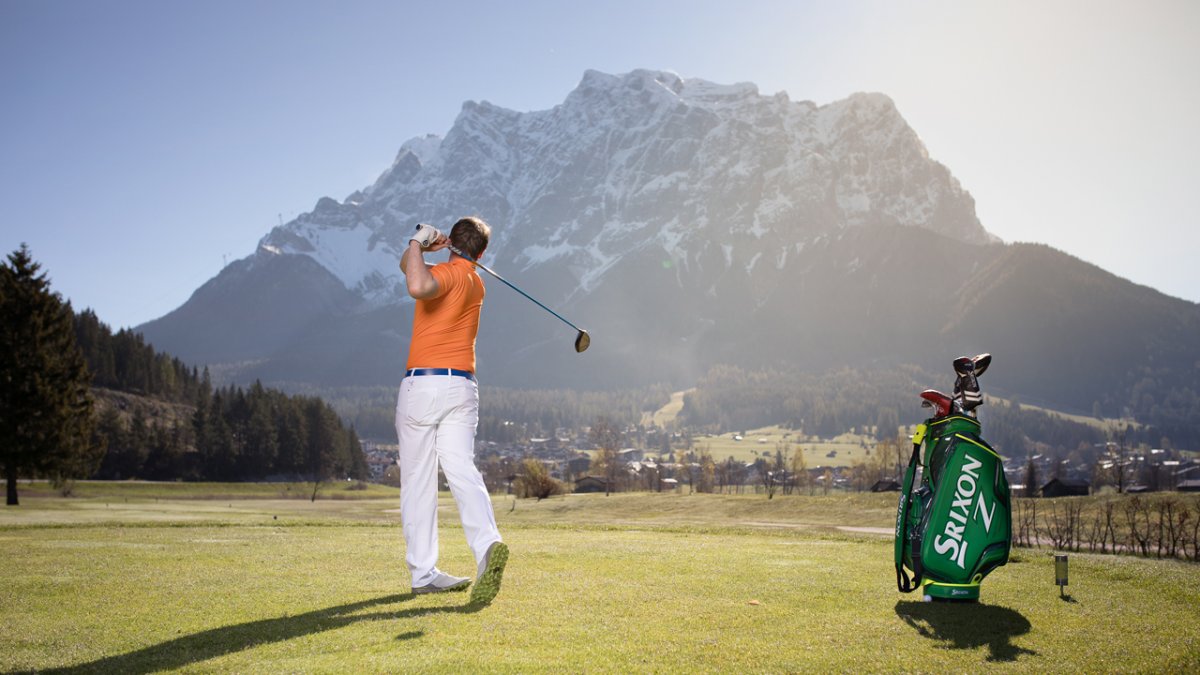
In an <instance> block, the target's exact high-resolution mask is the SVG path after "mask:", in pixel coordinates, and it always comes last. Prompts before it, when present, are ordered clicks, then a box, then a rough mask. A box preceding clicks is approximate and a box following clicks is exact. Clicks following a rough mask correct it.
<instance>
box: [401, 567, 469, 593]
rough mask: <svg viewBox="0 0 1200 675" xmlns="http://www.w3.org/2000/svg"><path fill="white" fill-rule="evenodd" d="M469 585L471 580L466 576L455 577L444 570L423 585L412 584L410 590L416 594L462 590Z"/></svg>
mask: <svg viewBox="0 0 1200 675" xmlns="http://www.w3.org/2000/svg"><path fill="white" fill-rule="evenodd" d="M470 585H471V580H470V579H468V578H466V577H455V576H451V575H449V574H446V573H445V572H438V573H437V576H435V577H434V578H433V581H431V582H429V583H427V584H425V585H424V586H413V589H412V592H413V593H414V594H416V595H421V594H422V593H445V592H447V591H464V590H466V589H467V586H470Z"/></svg>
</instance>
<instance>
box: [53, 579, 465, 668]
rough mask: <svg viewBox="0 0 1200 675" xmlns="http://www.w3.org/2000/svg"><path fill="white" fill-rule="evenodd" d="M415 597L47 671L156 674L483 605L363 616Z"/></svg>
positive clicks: (258, 624) (217, 632)
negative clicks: (365, 624) (367, 624)
mask: <svg viewBox="0 0 1200 675" xmlns="http://www.w3.org/2000/svg"><path fill="white" fill-rule="evenodd" d="M415 597H416V596H415V595H413V594H412V593H404V594H396V595H387V596H383V597H380V598H374V599H372V600H364V601H362V602H354V603H350V604H348V605H339V606H337V607H329V608H327V609H318V610H315V611H312V612H306V613H304V614H297V615H295V616H281V617H278V618H274V619H260V620H258V621H249V622H246V623H239V624H236V625H233V626H223V627H221V628H213V629H211V630H206V631H202V632H199V633H193V634H192V635H185V636H183V637H179V638H175V639H174V640H168V641H166V642H161V643H159V644H156V645H151V646H149V647H143V648H142V649H139V650H137V651H132V652H129V653H127V654H119V655H117V656H107V657H105V658H102V659H97V660H95V661H91V662H89V663H82V664H79V665H75V666H69V667H66V668H58V669H54V670H47V671H43V672H47V673H92V672H102V673H151V672H157V671H161V670H174V669H176V668H182V667H184V666H187V665H191V664H194V663H200V662H202V661H207V660H208V659H212V658H216V657H218V656H224V655H225V654H232V653H234V652H240V651H242V650H245V649H250V648H252V647H256V646H258V645H262V644H268V643H272V642H283V641H285V640H291V639H293V638H298V637H302V636H305V635H312V634H314V633H321V632H324V631H327V630H335V629H338V628H343V627H345V626H349V625H351V624H355V623H359V622H362V621H386V620H392V619H405V618H409V617H413V616H418V615H423V614H434V613H438V612H448V613H461V614H470V613H473V612H478V611H479V610H480V609H482V608H483V606H482V605H471V604H466V605H451V606H445V607H418V608H413V609H389V610H384V611H376V612H369V613H365V614H360V613H358V612H362V611H363V610H366V609H370V608H379V607H382V606H384V605H392V604H397V603H403V602H407V601H409V600H412V599H413V598H415ZM422 635H423V633H422V632H421V631H410V632H407V633H402V634H400V635H399V636H397V638H396V639H397V640H411V639H414V638H418V637H421V636H422Z"/></svg>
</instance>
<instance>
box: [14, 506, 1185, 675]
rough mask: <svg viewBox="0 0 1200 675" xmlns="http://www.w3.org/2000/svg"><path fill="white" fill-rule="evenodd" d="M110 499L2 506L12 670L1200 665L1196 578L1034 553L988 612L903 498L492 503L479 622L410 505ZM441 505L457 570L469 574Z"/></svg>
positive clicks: (999, 579)
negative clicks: (448, 584)
mask: <svg viewBox="0 0 1200 675" xmlns="http://www.w3.org/2000/svg"><path fill="white" fill-rule="evenodd" d="M117 496H119V495H117V494H116V493H108V494H106V495H104V496H102V497H82V498H75V499H61V498H54V497H49V496H45V497H37V496H31V497H28V498H24V499H23V503H22V506H20V507H16V508H9V509H6V510H4V511H2V512H0V544H2V545H3V546H4V551H5V553H4V560H5V564H4V565H3V567H2V568H0V645H3V649H0V670H3V671H6V672H7V671H25V670H53V669H62V670H60V671H59V672H92V671H96V672H121V673H131V672H132V673H138V672H152V671H158V670H166V669H183V670H193V671H206V672H207V671H220V672H412V671H445V672H477V671H508V672H531V671H543V672H544V671H568V672H580V671H583V672H595V671H606V672H607V671H621V672H623V671H638V672H644V671H664V672H676V671H705V672H713V671H725V672H730V671H733V672H744V671H768V672H780V671H809V672H812V671H820V672H827V671H855V672H857V671H871V672H896V671H926V672H965V671H979V670H983V669H985V668H987V669H990V668H997V667H999V668H1004V669H1013V670H1019V671H1024V672H1046V671H1054V672H1057V671H1075V670H1082V671H1152V672H1187V671H1192V672H1195V671H1196V669H1197V668H1200V618H1197V615H1198V613H1197V611H1196V607H1197V606H1200V567H1198V566H1196V565H1194V564H1189V563H1181V562H1174V561H1157V560H1143V559H1134V558H1125V557H1113V556H1099V555H1086V554H1078V553H1073V554H1071V558H1070V560H1071V562H1070V564H1071V585H1070V586H1069V587H1068V588H1067V590H1068V592H1069V599H1068V600H1061V599H1059V592H1058V588H1057V587H1056V586H1054V584H1053V580H1054V573H1053V557H1052V555H1051V554H1050V552H1048V551H1044V550H1043V551H1029V550H1018V551H1017V554H1016V559H1015V560H1014V561H1013V562H1012V563H1010V564H1009V565H1008V566H1006V567H1003V568H1000V569H999V570H997V571H996V572H995V573H993V574H992V575H991V576H990V577H989V578H988V579H987V580H986V581H985V582H984V584H983V592H982V602H981V603H980V604H977V605H944V604H929V603H921V602H919V599H920V598H918V597H916V596H913V595H909V596H905V595H901V594H899V593H897V592H896V589H895V583H894V580H895V573H894V569H893V567H892V562H891V557H892V544H891V537H890V536H889V535H887V534H886V530H887V528H889V527H890V526H891V525H892V518H893V513H892V509H894V500H895V496H894V495H838V496H830V497H820V496H818V497H808V496H791V497H781V496H777V497H776V498H775V499H773V500H767V499H765V498H764V497H761V496H758V497H753V496H744V497H734V496H717V495H654V494H622V495H614V496H612V497H607V498H606V497H604V496H603V495H586V496H580V495H573V496H569V497H565V498H555V499H550V500H546V501H543V502H532V501H520V502H516V503H515V508H514V502H513V501H512V500H511V499H510V498H505V499H502V498H497V500H496V512H497V518H498V520H499V521H500V527H501V531H502V532H503V534H504V536H505V539H506V541H507V542H508V543H509V545H510V547H511V549H512V557H511V559H510V562H509V569H508V572H507V573H506V575H505V579H504V585H503V588H502V590H501V592H500V595H499V596H498V597H497V599H496V601H495V602H494V603H493V604H492V605H491V606H489V607H486V608H483V609H477V608H472V607H468V606H466V601H467V594H465V593H456V594H449V595H432V596H413V595H411V594H410V593H409V592H408V574H407V571H406V569H405V567H404V562H403V543H402V536H401V532H400V527H399V516H398V514H397V513H396V508H397V506H398V499H396V498H395V497H385V498H365V499H356V500H349V499H337V500H319V501H318V502H316V503H315V504H313V503H310V502H308V501H304V500H295V499H270V498H265V497H264V498H257V499H251V498H242V499H225V500H220V501H218V500H212V499H199V498H197V497H198V496H199V495H198V493H195V492H193V493H190V494H189V496H190V497H191V498H188V499H169V498H165V497H162V496H156V497H150V498H147V497H140V496H132V497H130V498H129V501H128V502H126V501H124V500H121V501H120V504H121V506H120V507H119V508H117V509H116V510H114V508H116V505H115V504H113V501H114V497H117ZM105 500H107V502H106V501H105ZM106 504H107V506H106ZM442 506H443V508H442V513H441V516H442V523H443V525H444V528H443V530H442V532H441V540H442V561H441V567H443V568H444V569H445V570H446V571H448V572H451V573H458V574H468V573H470V572H471V570H473V568H474V564H473V561H472V560H471V559H470V554H469V551H468V549H467V547H466V544H465V542H464V539H463V535H462V532H461V530H460V529H459V528H457V526H456V525H455V522H456V515H455V513H454V509H453V506H452V501H451V500H449V499H448V498H445V499H443V503H442ZM840 527H854V528H859V529H858V530H854V531H848V530H845V529H839V528H840ZM878 532H883V533H884V534H879V533H878Z"/></svg>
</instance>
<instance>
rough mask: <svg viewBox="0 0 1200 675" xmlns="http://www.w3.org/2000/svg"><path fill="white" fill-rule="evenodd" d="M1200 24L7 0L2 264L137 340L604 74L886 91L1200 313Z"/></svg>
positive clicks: (693, 2)
mask: <svg viewBox="0 0 1200 675" xmlns="http://www.w3.org/2000/svg"><path fill="white" fill-rule="evenodd" d="M1197 35H1200V2H1191V1H1179V2H1173V1H1166V0H1147V1H1145V2H1127V1H1123V2H1109V1H1107V0H1097V1H1088V2H1073V1H1072V2H1068V1H1060V0H1041V1H1028V2H1027V1H1024V0H1010V1H1006V2H962V1H961V0H960V1H953V2H941V1H934V0H895V1H867V0H862V1H857V0H847V1H846V2H832V1H830V2H802V1H798V0H791V1H784V0H780V1H776V2H763V1H760V0H742V1H741V2H738V3H730V2H705V1H700V0H680V1H675V0H639V1H637V2H628V1H624V0H617V1H613V2H596V3H569V2H561V0H555V1H552V2H539V1H532V2H520V1H518V2H510V3H500V2H494V1H492V2H483V1H481V2H444V3H431V2H405V1H400V0H389V1H378V2H376V1H363V0H341V1H339V2H332V1H330V2H314V1H311V0H287V1H275V0H250V1H246V0H238V1H233V2H231V1H228V0H204V1H198V0H173V1H171V2H162V1H161V0H152V1H149V2H142V1H129V0H70V1H65V0H0V97H2V98H0V101H2V104H0V204H2V206H0V249H2V251H0V253H3V254H7V253H10V252H12V251H14V250H16V249H17V247H19V246H20V245H21V243H22V242H24V243H27V244H28V245H29V247H30V250H31V251H32V253H33V256H34V258H35V260H37V261H38V262H40V263H41V264H42V266H43V268H44V269H45V270H46V271H47V272H48V274H49V277H50V279H51V282H52V288H53V289H54V290H56V291H58V292H60V293H62V294H63V296H64V297H65V298H67V299H69V300H70V301H71V302H72V304H73V305H74V306H75V308H76V309H82V308H84V307H90V308H92V309H94V310H95V311H96V313H97V314H98V315H99V317H100V319H101V320H102V321H104V322H106V323H108V324H110V325H111V326H112V327H114V328H121V327H132V326H136V325H139V324H141V323H144V322H146V321H149V320H152V319H155V318H157V317H160V316H162V315H164V314H166V313H168V312H170V311H171V310H173V309H175V308H176V307H178V306H179V305H181V304H183V303H184V302H185V301H186V300H187V299H188V297H189V296H190V295H191V293H192V291H194V290H195V289H196V288H198V287H199V286H200V285H201V284H203V283H204V282H205V281H207V280H208V279H210V278H212V277H213V276H215V275H216V274H217V273H218V272H219V271H220V270H221V268H222V267H223V266H224V265H225V264H226V263H228V262H232V261H234V260H236V259H238V258H242V257H245V256H247V255H250V254H251V253H253V252H254V250H255V248H256V246H257V242H258V240H259V239H260V238H261V237H263V236H264V235H266V234H267V233H268V232H269V231H270V229H271V228H272V227H274V226H276V225H279V224H280V223H281V222H287V221H288V220H291V219H292V218H294V217H296V216H297V215H299V214H301V213H304V212H307V211H309V210H311V209H312V208H313V206H314V205H315V204H316V202H317V200H318V199H319V198H320V197H322V196H330V197H334V198H335V199H338V200H341V199H342V198H344V197H345V196H347V195H349V194H350V193H352V192H354V191H355V190H357V189H360V188H363V187H366V186H367V185H369V184H371V183H372V182H374V180H375V179H376V178H377V177H378V176H379V174H380V173H382V172H383V171H384V170H385V169H386V168H387V167H388V166H389V165H390V164H391V162H392V160H393V159H394V158H395V155H396V152H397V151H398V149H399V147H400V145H401V144H402V143H403V142H404V141H406V140H408V139H410V138H413V137H415V136H421V135H424V134H427V133H435V134H439V135H441V134H445V133H446V132H447V131H448V130H449V129H450V127H451V126H452V125H453V123H454V120H455V118H456V116H457V115H458V113H459V111H460V110H461V108H462V104H463V102H465V101H469V100H473V101H479V100H486V101H490V102H491V103H494V104H496V105H499V106H503V107H506V108H510V109H513V110H518V111H530V110H545V109H548V108H551V107H553V106H554V105H556V104H558V103H561V102H562V100H563V99H564V98H565V97H566V96H567V94H568V93H569V92H570V91H571V90H572V89H574V88H575V86H576V85H577V84H578V83H579V81H580V79H581V78H582V76H583V73H584V71H585V70H587V69H595V70H599V71H602V72H607V73H613V74H619V73H626V72H629V71H631V70H634V69H638V68H646V69H653V70H669V71H673V72H675V73H677V74H679V75H680V76H682V77H685V78H692V77H694V78H700V79H704V80H708V81H711V82H716V83H721V84H731V83H735V82H753V83H755V84H756V85H758V87H759V91H760V92H761V93H763V94H774V93H776V92H779V91H786V92H787V94H788V95H789V97H790V98H791V99H792V100H810V101H814V102H816V103H817V104H825V103H830V102H833V101H836V100H840V99H842V98H845V97H846V96H848V95H849V94H851V93H854V92H858V91H870V92H881V93H884V94H887V95H888V96H890V97H891V98H892V99H893V100H894V101H895V103H896V106H897V108H898V109H899V111H900V113H901V114H902V115H903V116H904V118H905V119H906V120H907V121H908V123H909V124H910V125H911V126H912V127H913V129H914V130H915V131H916V132H917V134H918V135H919V136H920V137H921V139H922V140H923V141H924V143H925V145H926V147H927V149H928V150H929V154H930V156H931V157H933V158H934V159H935V160H937V161H939V162H941V163H943V164H945V165H946V166H947V167H949V169H950V171H951V173H952V174H953V175H954V176H955V177H956V178H957V179H958V180H959V181H960V183H961V184H962V186H963V187H964V188H965V189H966V190H967V191H969V192H970V193H971V195H972V196H973V197H974V198H975V203H976V210H977V213H978V216H979V219H980V221H981V222H982V223H983V225H984V227H985V228H987V229H988V230H989V231H990V232H992V233H993V234H995V235H997V236H999V237H1000V238H1001V239H1003V240H1005V241H1009V242H1012V241H1032V242H1041V243H1046V244H1049V245H1051V246H1053V247H1055V248H1058V249H1060V250H1063V251H1066V252H1067V253H1070V254H1072V255H1075V256H1077V257H1080V258H1082V259H1084V260H1086V261H1088V262H1091V263H1095V264H1097V265H1099V266H1101V267H1103V268H1104V269H1106V270H1109V271H1110V272H1113V273H1115V274H1117V275H1119V276H1122V277H1125V278H1127V279H1130V280H1132V281H1134V282H1136V283H1139V284H1144V285H1148V286H1152V287H1154V288H1157V289H1159V290H1160V291H1162V292H1164V293H1166V294H1168V295H1172V296H1175V297H1180V298H1184V299H1186V300H1189V301H1192V302H1197V301H1200V264H1197V263H1196V262H1195V261H1194V258H1195V257H1196V254H1197V252H1200V227H1197V226H1198V225H1200V223H1198V222H1197V220H1198V219H1197V215H1196V213H1197V211H1196V201H1197V200H1196V195H1200V124H1198V123H1197V122H1196V120H1200V75H1198V73H1200V39H1197V38H1196V36H1197Z"/></svg>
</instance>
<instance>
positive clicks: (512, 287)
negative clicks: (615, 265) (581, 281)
mask: <svg viewBox="0 0 1200 675" xmlns="http://www.w3.org/2000/svg"><path fill="white" fill-rule="evenodd" d="M446 248H448V249H450V251H451V252H453V253H454V254H455V255H457V256H458V257H460V258H463V259H465V260H468V261H470V262H471V264H472V265H474V266H476V267H478V268H479V269H481V270H483V271H484V272H487V273H488V274H490V275H492V276H493V277H496V278H497V279H499V280H500V281H502V282H504V285H505V286H508V287H509V288H511V289H513V290H514V291H516V292H518V293H520V294H521V295H523V296H525V297H526V299H528V300H529V301H530V302H532V303H533V304H535V305H537V306H538V307H541V308H542V309H544V310H546V311H547V312H550V313H551V314H553V315H554V316H555V317H557V318H558V320H559V321H562V322H563V323H565V324H567V325H568V326H570V327H571V328H574V329H575V330H577V331H580V332H582V331H581V329H580V328H579V326H576V325H575V324H573V323H571V322H570V321H567V320H566V319H564V318H563V317H562V315H561V314H559V313H558V312H556V311H554V310H552V309H550V308H549V307H547V306H545V305H543V304H542V303H540V302H538V301H537V300H535V299H534V298H533V296H531V295H529V294H528V293H526V292H525V291H523V290H521V289H519V288H517V287H516V286H514V285H513V284H512V283H511V282H509V280H508V279H505V278H504V277H502V276H500V275H499V274H496V273H495V272H493V271H492V270H491V268H489V267H488V266H487V265H484V264H483V263H481V262H479V261H478V260H471V257H470V256H468V255H465V254H464V253H463V252H462V251H460V250H458V249H457V248H455V247H453V246H449V245H448V246H446Z"/></svg>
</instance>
